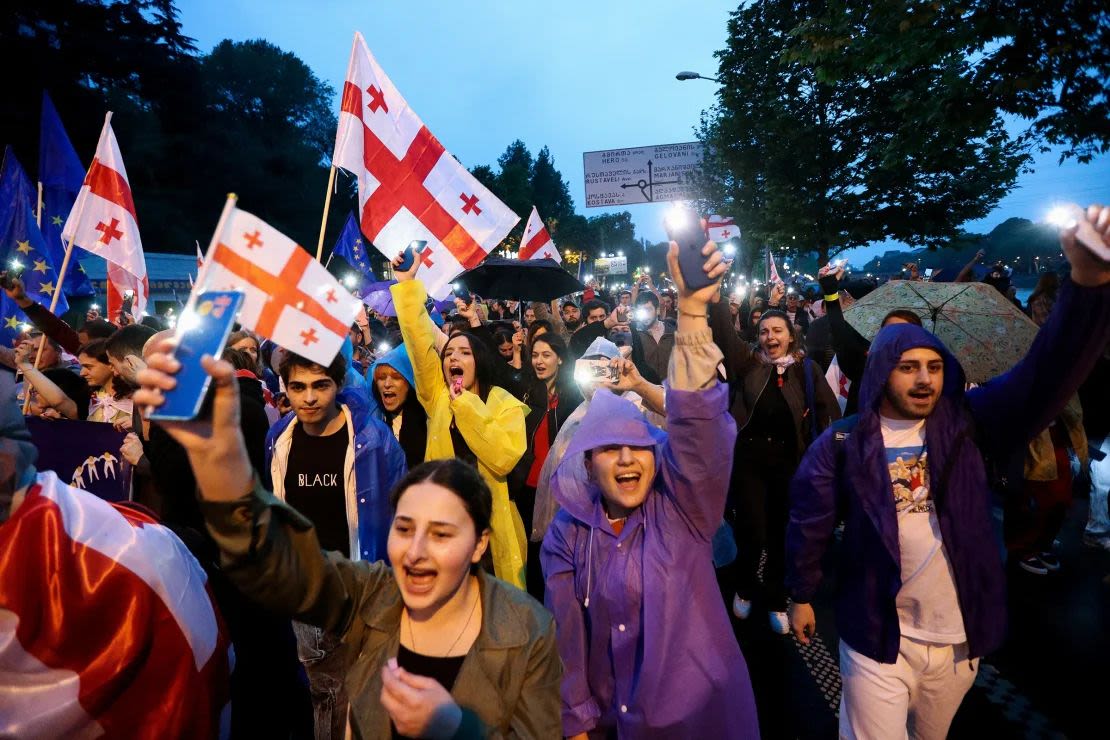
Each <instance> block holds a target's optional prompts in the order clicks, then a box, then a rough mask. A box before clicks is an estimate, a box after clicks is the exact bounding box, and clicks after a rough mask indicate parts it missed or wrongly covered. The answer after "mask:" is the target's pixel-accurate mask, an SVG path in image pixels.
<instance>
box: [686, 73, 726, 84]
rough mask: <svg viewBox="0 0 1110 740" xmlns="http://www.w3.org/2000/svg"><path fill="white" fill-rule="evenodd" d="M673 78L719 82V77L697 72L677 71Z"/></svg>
mask: <svg viewBox="0 0 1110 740" xmlns="http://www.w3.org/2000/svg"><path fill="white" fill-rule="evenodd" d="M674 78H675V79H676V80H678V81H679V82H685V81H686V80H709V81H710V82H716V83H717V84H720V82H721V81H720V79H718V78H716V77H706V76H705V75H703V74H698V73H697V72H679V73H678V74H676V75H675V76H674Z"/></svg>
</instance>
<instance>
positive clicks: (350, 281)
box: [343, 272, 358, 288]
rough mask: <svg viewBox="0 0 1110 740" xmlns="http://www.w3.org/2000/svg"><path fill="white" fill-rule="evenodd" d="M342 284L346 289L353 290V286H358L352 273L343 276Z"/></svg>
mask: <svg viewBox="0 0 1110 740" xmlns="http://www.w3.org/2000/svg"><path fill="white" fill-rule="evenodd" d="M343 284H344V285H346V286H347V287H348V288H353V287H355V285H357V284H358V279H357V278H355V276H354V275H353V274H352V273H349V272H348V273H347V274H346V275H344V276H343Z"/></svg>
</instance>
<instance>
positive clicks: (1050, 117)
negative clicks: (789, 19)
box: [796, 0, 1110, 162]
mask: <svg viewBox="0 0 1110 740" xmlns="http://www.w3.org/2000/svg"><path fill="white" fill-rule="evenodd" d="M826 6H827V7H826V8H825V9H824V10H823V12H817V13H816V14H815V15H814V17H813V18H811V19H810V20H808V21H807V22H806V23H804V24H802V25H801V26H800V27H799V29H797V33H796V37H797V51H798V53H799V54H800V55H802V56H803V57H804V58H805V59H806V60H808V61H809V62H811V63H813V64H815V65H816V66H817V70H818V73H819V74H820V75H821V76H822V77H823V78H824V79H827V80H838V79H845V78H850V77H852V76H854V75H856V74H858V73H859V71H860V69H861V68H862V67H866V66H868V65H869V64H870V63H871V62H872V61H873V60H876V59H881V58H883V57H889V56H890V55H891V50H895V49H898V50H903V52H904V51H911V52H912V51H914V50H916V51H917V52H918V53H920V54H923V55H936V54H944V55H951V56H953V57H956V58H961V59H963V60H965V61H966V62H967V64H966V66H965V67H964V68H963V69H962V70H961V71H960V75H961V77H962V81H963V82H964V83H965V84H968V85H970V87H971V88H972V89H973V90H975V91H976V94H977V96H978V100H979V104H980V105H983V106H986V107H989V108H994V109H997V110H1000V111H1002V112H1003V113H1006V114H1009V115H1013V116H1016V117H1019V118H1021V119H1023V120H1024V121H1026V123H1027V126H1028V127H1027V129H1026V131H1025V134H1024V136H1023V138H1025V139H1027V140H1030V141H1034V142H1036V143H1038V144H1039V145H1041V146H1042V147H1043V148H1046V149H1047V146H1049V145H1050V146H1058V147H1063V151H1062V154H1061V160H1063V159H1066V158H1069V157H1075V158H1076V159H1077V160H1079V161H1080V162H1088V161H1090V160H1091V159H1092V158H1093V157H1094V156H1095V155H1097V154H1105V153H1107V151H1110V6H1107V4H1106V2H1105V0H1025V2H1020V3H1014V2H1009V3H1000V2H996V1H995V0H963V1H962V2H951V1H948V2H935V1H933V0H930V1H928V2H925V1H923V0H883V1H882V2H870V3H853V2H847V1H846V0H838V1H836V2H830V3H827V4H826Z"/></svg>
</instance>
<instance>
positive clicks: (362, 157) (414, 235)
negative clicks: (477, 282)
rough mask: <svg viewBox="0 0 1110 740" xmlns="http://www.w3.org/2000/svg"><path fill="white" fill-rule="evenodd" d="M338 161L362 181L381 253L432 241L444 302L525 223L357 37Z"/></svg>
mask: <svg viewBox="0 0 1110 740" xmlns="http://www.w3.org/2000/svg"><path fill="white" fill-rule="evenodd" d="M332 163H333V164H334V165H335V166H337V167H342V168H343V169H345V170H347V171H348V172H351V173H352V174H354V175H355V176H356V177H358V201H359V222H360V225H361V227H362V233H363V234H365V235H366V236H367V237H368V238H369V239H370V241H371V242H373V244H374V246H375V247H377V248H378V250H379V251H381V252H382V254H384V255H385V256H386V257H388V258H390V259H393V258H394V257H396V256H397V255H398V254H399V253H400V252H402V251H403V250H404V249H405V247H407V246H408V245H409V243H410V242H412V241H413V240H415V239H420V240H423V241H426V242H427V243H428V244H427V247H426V248H425V249H424V251H423V252H422V253H421V255H420V259H421V261H422V262H423V267H422V268H421V270H420V278H421V280H423V281H424V285H425V287H426V288H427V290H428V293H429V294H430V295H432V296H434V297H436V298H438V299H443V298H445V297H446V296H447V294H448V293H449V292H450V289H451V287H450V282H451V279H452V278H454V277H455V276H456V275H458V274H459V273H460V272H462V271H463V270H466V269H469V268H471V267H474V266H476V265H477V264H478V263H480V262H481V261H482V260H483V259H485V257H486V255H487V254H488V253H489V252H490V250H491V249H493V248H494V247H496V246H497V245H498V243H500V242H501V240H502V239H504V238H505V236H506V235H507V234H508V233H509V231H510V230H511V229H512V228H513V226H515V225H516V224H517V222H518V221H519V220H520V217H519V216H517V215H516V214H515V213H513V212H512V210H510V209H509V207H508V206H506V205H505V204H504V203H502V202H501V201H500V200H498V199H497V198H496V197H495V196H494V195H493V193H491V192H490V191H489V190H487V189H486V188H485V187H484V186H483V185H482V184H481V183H480V182H478V181H477V180H476V179H475V178H474V176H473V175H471V174H470V173H469V172H467V171H466V168H465V167H463V166H462V165H461V164H459V162H458V161H457V160H456V159H455V158H454V157H452V156H451V155H450V154H449V153H448V152H447V151H446V150H445V149H444V147H443V145H442V144H440V143H439V140H438V139H436V137H435V136H433V135H432V132H431V131H429V130H428V127H427V126H425V125H424V123H423V122H422V121H421V120H420V118H418V117H417V115H416V113H415V112H414V111H413V110H412V109H411V108H410V107H409V105H408V103H406V102H405V99H404V98H402V97H401V94H400V93H399V92H398V91H397V88H396V87H394V86H393V83H392V82H391V81H390V79H389V78H388V77H386V75H385V72H383V71H382V68H381V67H379V66H378V63H377V61H376V60H375V59H374V57H373V56H372V55H371V54H370V50H369V49H368V48H367V47H366V42H365V41H364V40H363V38H362V34H361V33H357V32H356V33H355V40H354V45H353V46H352V48H351V60H350V63H349V65H348V67H347V78H346V81H345V82H344V83H343V102H342V107H341V110H340V112H339V129H338V131H337V132H336V136H335V153H334V155H333V157H332Z"/></svg>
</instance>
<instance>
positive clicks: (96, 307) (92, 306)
mask: <svg viewBox="0 0 1110 740" xmlns="http://www.w3.org/2000/svg"><path fill="white" fill-rule="evenodd" d="M89 308H90V309H92V310H93V311H99V310H100V304H98V303H90V304H89Z"/></svg>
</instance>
